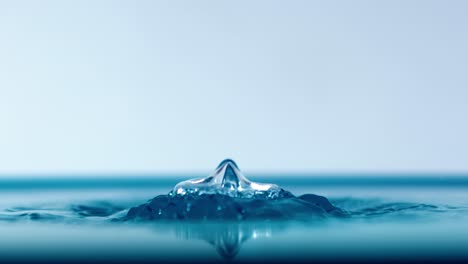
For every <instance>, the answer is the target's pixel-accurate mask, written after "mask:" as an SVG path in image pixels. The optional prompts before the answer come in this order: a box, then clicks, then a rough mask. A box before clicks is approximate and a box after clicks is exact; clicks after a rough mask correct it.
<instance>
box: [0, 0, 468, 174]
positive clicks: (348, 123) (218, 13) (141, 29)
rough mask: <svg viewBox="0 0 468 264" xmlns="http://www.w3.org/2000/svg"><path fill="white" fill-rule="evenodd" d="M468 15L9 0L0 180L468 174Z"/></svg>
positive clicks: (410, 5)
mask: <svg viewBox="0 0 468 264" xmlns="http://www.w3.org/2000/svg"><path fill="white" fill-rule="evenodd" d="M467 12H468V1H12V0H11V1H7V0H0V174H2V175H7V174H8V175H14V174H47V173H78V174H86V173H115V172H118V173H160V172H191V171H202V172H205V171H210V170H211V169H213V168H214V167H215V166H216V165H217V163H218V162H219V161H221V160H222V159H224V158H225V157H231V158H234V159H235V160H236V161H237V162H238V163H239V166H240V167H241V169H243V170H244V171H269V172H275V171H276V172H277V171H288V172H317V171H318V172H323V171H325V172H350V171H359V172H375V171H379V172H468V162H467V161H468V122H467V119H468V103H467V100H468V48H467V47H468V16H467Z"/></svg>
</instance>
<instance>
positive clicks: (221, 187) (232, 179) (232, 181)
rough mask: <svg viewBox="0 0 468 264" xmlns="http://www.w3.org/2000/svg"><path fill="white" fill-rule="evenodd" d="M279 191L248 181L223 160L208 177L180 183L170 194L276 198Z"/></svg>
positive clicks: (236, 167) (228, 161)
mask: <svg viewBox="0 0 468 264" xmlns="http://www.w3.org/2000/svg"><path fill="white" fill-rule="evenodd" d="M281 191H282V189H281V188H280V187H278V186H277V185H275V184H269V183H256V182H252V181H250V180H248V179H247V178H246V177H245V176H244V175H243V174H242V172H241V171H240V170H239V167H238V166H237V164H236V163H235V162H234V161H233V160H231V159H225V160H223V161H222V162H221V163H220V164H219V165H218V167H216V169H215V171H214V172H213V173H212V174H211V175H210V176H208V177H206V178H199V179H192V180H187V181H183V182H180V183H178V184H177V185H176V186H175V187H174V189H173V190H172V191H171V194H172V195H186V194H199V195H201V194H222V195H228V196H231V197H240V198H243V197H245V198H251V197H254V196H263V197H267V198H276V197H278V195H279V194H280V193H281Z"/></svg>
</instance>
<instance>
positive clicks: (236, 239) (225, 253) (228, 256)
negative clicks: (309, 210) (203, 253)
mask: <svg viewBox="0 0 468 264" xmlns="http://www.w3.org/2000/svg"><path fill="white" fill-rule="evenodd" d="M171 226H172V227H173V228H174V230H173V231H174V232H175V235H176V237H177V238H179V239H186V240H203V241H206V242H208V243H209V244H211V245H212V246H213V247H214V248H215V249H216V251H217V252H218V254H219V255H220V256H222V257H223V258H224V259H225V260H232V259H233V258H234V257H235V256H236V255H237V254H238V253H239V251H240V248H241V246H242V244H243V243H244V242H246V241H247V240H249V239H257V238H268V237H271V236H272V234H273V232H276V231H280V230H281V229H284V223H283V225H281V224H279V223H275V224H271V223H260V222H258V223H257V222H243V223H239V222H230V223H199V224H179V225H171Z"/></svg>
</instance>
